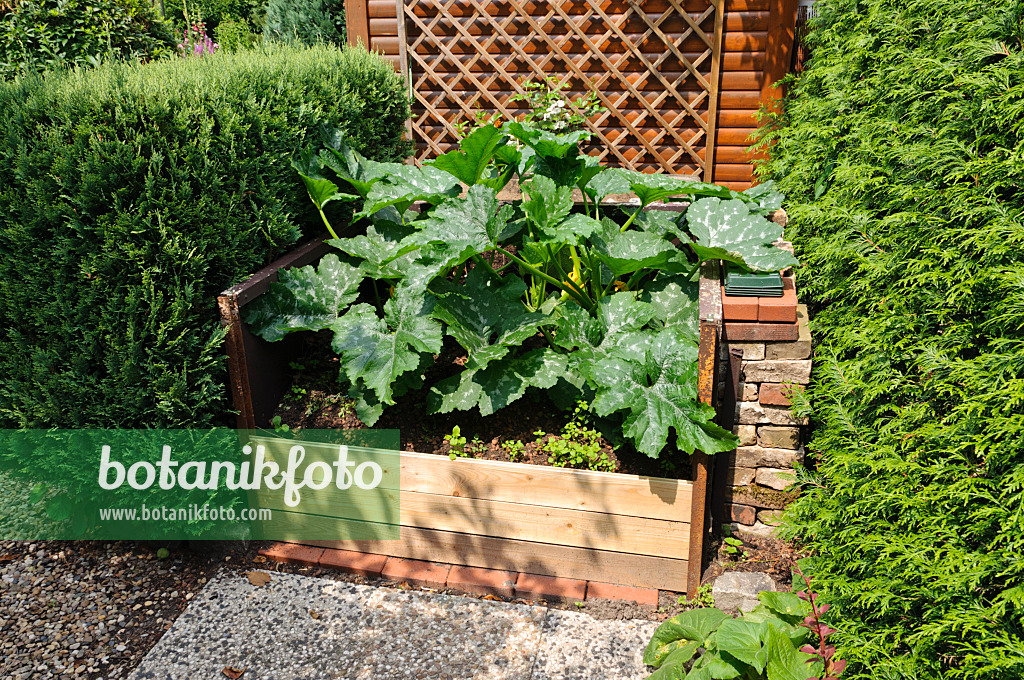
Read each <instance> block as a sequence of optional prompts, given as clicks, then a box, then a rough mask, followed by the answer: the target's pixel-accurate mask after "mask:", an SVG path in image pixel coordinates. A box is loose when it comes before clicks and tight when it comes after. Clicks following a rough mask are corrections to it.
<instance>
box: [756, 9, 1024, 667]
mask: <svg viewBox="0 0 1024 680" xmlns="http://www.w3.org/2000/svg"><path fill="white" fill-rule="evenodd" d="M816 6H817V8H818V10H819V12H820V16H819V18H818V19H817V20H816V22H815V24H814V25H813V31H812V33H811V35H810V42H811V50H812V58H811V60H810V62H809V64H808V65H807V68H806V71H805V72H804V73H803V74H802V75H801V76H800V77H799V78H798V79H797V80H796V82H795V85H794V86H793V87H792V89H791V92H790V95H789V97H788V100H787V102H786V114H785V117H784V118H782V119H780V120H776V121H774V123H773V124H769V125H768V126H766V127H765V128H764V129H763V130H762V133H763V134H764V135H765V137H764V139H765V141H774V142H775V145H774V148H773V149H772V152H771V160H770V162H769V163H768V164H767V165H766V167H765V168H764V172H765V173H766V175H767V176H771V177H773V178H775V179H776V180H778V182H779V184H780V185H781V188H782V190H783V191H784V192H785V193H786V194H787V195H788V197H789V205H788V206H787V209H788V210H789V213H790V216H791V227H790V233H789V235H790V236H792V238H793V240H794V241H795V243H796V246H797V249H798V253H797V255H798V256H799V258H800V260H801V262H803V263H804V265H805V266H804V267H803V268H802V269H801V271H800V272H799V279H800V281H799V283H800V285H801V287H802V288H801V290H802V294H803V295H804V296H806V297H809V298H810V299H811V302H812V305H813V307H812V318H813V322H812V327H813V330H814V333H815V335H816V338H817V339H818V340H819V341H820V344H819V345H818V346H817V348H816V352H815V360H816V364H815V369H814V370H815V375H814V383H813V385H812V387H811V389H810V392H809V398H810V405H811V407H812V408H813V421H814V425H815V434H814V437H813V441H812V442H811V444H810V447H809V449H810V451H811V452H812V453H813V460H814V462H815V464H816V470H815V471H813V472H811V473H809V475H810V477H809V479H807V480H805V483H804V493H803V495H802V496H801V498H800V499H799V501H798V502H797V503H796V504H795V506H793V507H792V509H791V511H790V512H789V513H788V515H787V527H788V528H787V531H788V532H789V533H790V534H791V535H793V536H797V537H799V538H800V539H801V540H802V541H804V542H805V543H806V544H807V546H808V547H809V548H810V549H811V550H812V551H813V553H814V556H815V557H814V561H813V564H814V573H815V575H816V576H817V577H818V578H817V580H816V584H818V585H819V586H820V587H822V588H823V589H824V590H825V595H826V596H827V598H828V600H829V601H830V602H833V603H834V608H833V609H832V615H833V619H832V622H833V625H835V626H836V627H838V628H839V629H840V630H841V632H840V633H839V634H838V635H836V637H835V640H837V641H838V642H839V643H840V653H841V654H842V655H844V656H845V657H846V658H848V659H850V660H851V662H852V663H851V667H850V671H849V672H848V673H847V675H845V676H844V678H872V679H873V680H884V679H890V678H892V679H895V678H922V679H924V678H929V679H930V678H948V679H961V678H962V679H964V680H966V679H968V678H970V679H972V680H974V679H977V678H986V679H990V680H1010V679H1011V678H1014V679H1019V678H1022V677H1024V559H1022V555H1024V143H1022V140H1024V4H1022V3H1021V2H1019V1H1018V2H1013V1H1010V0H955V1H954V0H901V1H898V2H894V1H893V0H821V1H819V2H817V3H816Z"/></svg>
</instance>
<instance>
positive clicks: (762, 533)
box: [730, 522, 775, 538]
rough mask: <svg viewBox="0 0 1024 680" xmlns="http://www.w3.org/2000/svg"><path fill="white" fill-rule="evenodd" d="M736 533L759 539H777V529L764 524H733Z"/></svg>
mask: <svg viewBox="0 0 1024 680" xmlns="http://www.w3.org/2000/svg"><path fill="white" fill-rule="evenodd" d="M730 526H732V529H733V531H734V532H736V533H737V534H739V535H740V536H757V537H758V538H775V527H773V526H769V525H767V524H765V523H764V522H754V525H753V526H746V525H745V524H732V525H730Z"/></svg>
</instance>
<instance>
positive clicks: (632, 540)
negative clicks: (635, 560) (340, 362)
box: [259, 489, 690, 557]
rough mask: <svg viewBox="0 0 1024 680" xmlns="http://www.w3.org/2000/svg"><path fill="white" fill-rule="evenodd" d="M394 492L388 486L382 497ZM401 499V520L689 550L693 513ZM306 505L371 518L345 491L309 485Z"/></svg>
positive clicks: (545, 539)
mask: <svg viewBox="0 0 1024 680" xmlns="http://www.w3.org/2000/svg"><path fill="white" fill-rule="evenodd" d="M393 493H394V492H393V491H391V490H383V491H381V498H384V497H386V496H387V494H393ZM399 499H400V503H399V505H400V508H401V509H400V513H399V515H400V523H401V525H402V526H407V527H419V528H421V529H438V530H442V531H455V532H459V533H464V534H472V535H474V536H492V537H494V538H509V539H514V540H521V541H532V542H535V543H548V544H554V545H569V546H574V547H577V548H591V549H594V550H611V551H613V552H626V553H632V554H634V555H653V556H655V557H673V556H677V555H685V554H686V551H687V549H688V546H689V540H690V539H689V533H690V532H689V524H688V519H689V518H688V517H687V518H684V521H677V522H670V521H666V520H660V519H648V518H638V517H627V516H625V515H608V514H605V513H601V512H588V511H583V510H566V509H564V508H545V507H542V506H538V505H525V504H522V503H509V502H506V501H490V500H485V499H480V498H459V497H455V496H439V495H435V494H425V493H414V492H402V493H400V494H399ZM259 502H260V507H263V508H270V509H271V510H274V511H275V512H276V511H278V510H281V511H294V510H295V508H290V507H288V506H287V505H285V503H284V501H283V499H281V497H280V496H279V495H275V496H267V495H260V496H259ZM301 509H302V510H303V511H304V512H307V513H308V514H309V516H310V517H318V516H324V517H340V518H343V519H361V520H365V519H367V518H372V515H370V514H369V512H367V511H366V510H364V509H363V508H361V507H355V506H354V504H352V503H351V502H350V501H346V500H345V494H341V493H338V492H337V490H333V492H332V490H330V489H325V490H323V491H319V492H318V491H311V490H308V489H307V490H304V493H303V495H302V505H301ZM353 513H354V516H352V515H353ZM378 519H391V518H390V517H381V518H378Z"/></svg>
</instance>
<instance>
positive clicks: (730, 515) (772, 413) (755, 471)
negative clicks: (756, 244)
mask: <svg viewBox="0 0 1024 680" xmlns="http://www.w3.org/2000/svg"><path fill="white" fill-rule="evenodd" d="M784 281H785V284H786V294H785V295H784V296H783V297H782V298H743V297H728V296H725V295H724V291H723V296H722V307H723V316H724V321H725V324H724V326H725V333H724V337H725V344H726V346H727V347H728V348H729V350H740V351H741V352H742V360H741V364H740V365H741V368H740V374H739V385H738V386H737V390H736V393H737V404H736V414H735V420H734V422H735V423H736V425H735V426H734V428H733V432H734V433H735V434H736V435H737V436H738V437H739V438H740V447H739V448H738V449H736V451H735V453H730V454H727V455H726V461H725V465H724V466H723V467H724V470H723V473H724V474H725V476H726V486H727V490H726V506H725V512H726V519H727V520H729V521H730V522H731V523H732V525H733V528H734V530H737V531H739V532H746V533H752V534H758V535H762V536H765V535H771V534H772V533H773V531H774V529H773V525H774V524H775V520H776V518H777V515H778V513H779V511H780V510H781V509H782V508H783V507H785V505H786V504H787V503H789V502H790V501H791V500H793V498H794V497H795V496H796V488H795V486H794V481H793V465H794V464H795V463H798V462H802V461H803V458H804V450H803V442H804V441H805V439H806V436H807V425H808V422H807V418H806V417H803V418H801V417H796V416H794V415H793V414H792V412H791V411H790V399H789V395H790V394H791V392H792V391H793V390H801V389H803V386H804V385H806V384H807V383H808V382H809V381H810V377H811V333H810V328H809V327H808V324H807V307H806V306H805V305H801V304H799V302H798V300H797V295H796V287H795V285H794V281H793V277H792V274H788V275H787V276H786V277H785V278H784ZM766 301H768V305H767V306H765V305H764V303H765V302H766ZM733 353H734V354H735V353H736V352H735V351H734V352H733ZM719 469H720V470H722V469H723V468H719Z"/></svg>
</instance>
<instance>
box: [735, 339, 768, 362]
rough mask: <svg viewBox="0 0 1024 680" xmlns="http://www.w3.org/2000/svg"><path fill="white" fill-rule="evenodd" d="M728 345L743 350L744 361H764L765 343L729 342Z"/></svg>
mask: <svg viewBox="0 0 1024 680" xmlns="http://www.w3.org/2000/svg"><path fill="white" fill-rule="evenodd" d="M729 347H731V348H736V349H741V350H743V360H744V361H764V358H765V354H764V353H765V344H764V343H763V342H730V343H729Z"/></svg>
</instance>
